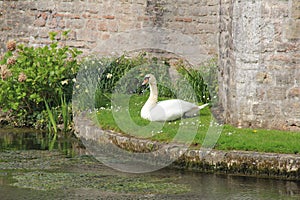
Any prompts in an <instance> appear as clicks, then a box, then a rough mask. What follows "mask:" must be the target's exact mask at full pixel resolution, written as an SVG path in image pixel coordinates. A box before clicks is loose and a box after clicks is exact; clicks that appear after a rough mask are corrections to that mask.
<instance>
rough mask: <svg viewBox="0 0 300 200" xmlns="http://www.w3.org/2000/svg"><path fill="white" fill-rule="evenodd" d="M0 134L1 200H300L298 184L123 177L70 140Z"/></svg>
mask: <svg viewBox="0 0 300 200" xmlns="http://www.w3.org/2000/svg"><path fill="white" fill-rule="evenodd" d="M52 142H53V138H52V137H51V136H49V135H48V134H46V133H42V132H35V131H32V130H24V129H23V130H16V129H10V130H9V129H5V130H4V129H0V200H8V199H9V200H23V199H30V200H35V199H42V200H47V199H228V200H229V199H230V200H231V199H239V200H240V199H300V182H296V181H282V180H272V179H261V178H249V177H238V176H228V175H214V174H203V173H195V172H186V171H185V172H184V171H180V170H173V169H168V168H166V169H163V170H160V171H156V172H153V173H148V174H126V173H121V172H118V171H115V170H113V169H110V168H108V167H106V166H104V165H102V164H101V163H100V162H99V161H97V160H95V159H93V158H92V157H91V156H88V155H87V152H86V151H85V149H84V147H82V145H81V144H80V142H79V141H78V140H77V139H76V138H74V137H73V136H71V135H65V136H62V137H59V138H57V140H56V141H55V143H54V145H53V150H52V151H49V147H50V146H51V145H52Z"/></svg>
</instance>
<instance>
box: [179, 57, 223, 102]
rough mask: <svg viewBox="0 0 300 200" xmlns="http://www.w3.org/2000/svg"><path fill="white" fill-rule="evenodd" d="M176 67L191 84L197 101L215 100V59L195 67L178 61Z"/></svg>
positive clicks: (216, 84) (216, 79)
mask: <svg viewBox="0 0 300 200" xmlns="http://www.w3.org/2000/svg"><path fill="white" fill-rule="evenodd" d="M176 68H177V70H178V72H179V73H180V74H182V75H183V77H184V78H186V80H187V81H188V82H189V84H190V85H191V86H192V88H193V90H194V92H195V94H196V98H197V101H198V102H202V103H208V102H212V103H214V102H216V101H217V93H218V77H217V63H216V60H215V59H212V60H210V61H209V62H208V63H206V64H204V66H200V67H199V68H197V69H195V68H191V67H189V68H188V67H186V66H185V65H184V64H183V62H178V63H177V65H176Z"/></svg>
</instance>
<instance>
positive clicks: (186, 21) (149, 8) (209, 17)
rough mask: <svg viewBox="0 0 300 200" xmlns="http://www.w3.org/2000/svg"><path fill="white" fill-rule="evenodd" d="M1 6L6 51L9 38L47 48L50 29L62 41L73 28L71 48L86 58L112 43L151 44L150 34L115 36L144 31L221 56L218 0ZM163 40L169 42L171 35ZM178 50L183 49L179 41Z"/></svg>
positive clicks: (1, 45) (62, 0) (0, 44)
mask: <svg viewBox="0 0 300 200" xmlns="http://www.w3.org/2000/svg"><path fill="white" fill-rule="evenodd" d="M0 7H1V10H0V12H1V16H0V30H1V32H0V49H1V51H2V52H3V51H4V50H5V41H7V40H8V39H16V40H17V41H20V42H25V43H29V44H31V45H45V44H48V43H49V39H48V33H49V32H50V31H55V32H58V36H57V39H61V38H60V37H61V32H62V31H64V30H71V32H70V34H69V40H68V41H67V45H69V46H71V47H77V48H79V49H81V50H83V51H84V53H85V54H90V53H93V52H95V51H96V52H97V51H101V50H102V48H108V47H107V46H113V45H109V44H110V43H111V42H116V43H117V46H120V47H119V48H118V50H123V51H125V50H126V51H128V50H134V49H133V48H135V47H136V45H135V43H143V41H147V40H149V39H147V36H145V37H143V38H141V37H140V38H136V37H131V38H128V37H125V38H123V39H125V40H136V41H124V40H117V39H116V38H115V37H119V36H120V35H121V36H122V33H124V34H125V33H128V32H134V33H139V32H141V31H139V30H142V29H146V30H151V29H163V30H167V31H168V33H169V32H170V31H173V32H176V34H177V35H178V34H183V35H185V36H190V37H193V39H194V40H193V41H194V42H193V41H192V42H190V43H189V45H190V46H195V45H198V46H201V54H202V55H204V56H207V55H210V56H213V55H216V54H217V49H218V45H217V32H218V1H217V0H210V1H206V0H205V1H203V0H194V1H183V0H181V1H166V0H114V1H105V0H49V1H45V0H41V1H33V0H22V1H0ZM155 36H156V35H155ZM151 39H152V40H153V39H154V40H153V41H151V40H150V42H152V43H155V42H157V41H160V39H159V38H151ZM116 40H117V41H116ZM155 40H157V41H155ZM163 40H166V41H165V43H167V42H168V41H167V40H168V39H167V38H166V37H165V38H164V39H163ZM105 41H108V42H106V43H105ZM194 43H195V44H194ZM122 48H125V49H122ZM177 48H182V45H180V41H178V43H177ZM109 50H110V49H109V48H108V50H107V51H109ZM170 50H172V49H170ZM101 52H102V53H106V54H110V53H111V52H104V51H103V50H102V51H101ZM200 56H201V55H200Z"/></svg>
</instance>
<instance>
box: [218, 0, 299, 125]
mask: <svg viewBox="0 0 300 200" xmlns="http://www.w3.org/2000/svg"><path fill="white" fill-rule="evenodd" d="M220 12H221V13H220V27H221V28H220V29H221V30H220V31H221V33H220V38H219V44H220V54H219V60H220V96H221V101H222V105H223V109H224V116H225V119H226V120H227V122H229V123H233V124H236V125H237V126H242V127H249V126H250V127H266V128H278V129H289V130H299V128H300V2H299V1H297V0H289V1H278V0H270V1H263V0H254V1H234V0H222V1H221V9H220Z"/></svg>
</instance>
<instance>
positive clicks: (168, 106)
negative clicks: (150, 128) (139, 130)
mask: <svg viewBox="0 0 300 200" xmlns="http://www.w3.org/2000/svg"><path fill="white" fill-rule="evenodd" d="M147 83H149V86H150V96H149V98H148V100H147V101H146V103H145V105H144V106H143V108H142V110H141V117H142V118H144V119H147V120H150V121H173V120H176V119H179V118H182V117H193V116H196V115H198V114H199V110H201V109H202V108H204V107H206V106H207V105H208V104H204V105H202V106H197V105H195V104H193V103H190V102H187V101H184V100H180V99H170V100H165V101H160V102H157V98H158V91H157V84H156V79H155V77H154V76H153V75H152V74H147V75H146V76H145V78H144V82H143V85H145V84H147Z"/></svg>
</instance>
